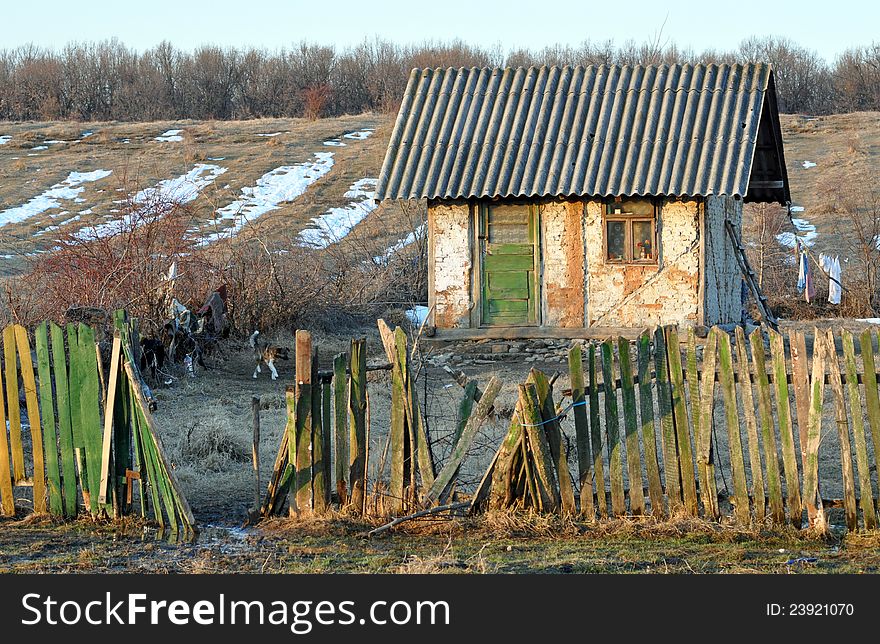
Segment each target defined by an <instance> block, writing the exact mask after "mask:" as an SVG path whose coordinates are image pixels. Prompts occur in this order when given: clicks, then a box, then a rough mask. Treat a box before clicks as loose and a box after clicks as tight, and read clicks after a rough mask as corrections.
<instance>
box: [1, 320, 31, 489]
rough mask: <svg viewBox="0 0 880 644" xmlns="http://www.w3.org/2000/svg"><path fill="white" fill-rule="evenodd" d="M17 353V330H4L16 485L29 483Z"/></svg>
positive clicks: (10, 438)
mask: <svg viewBox="0 0 880 644" xmlns="http://www.w3.org/2000/svg"><path fill="white" fill-rule="evenodd" d="M15 354H16V351H15V328H14V327H13V326H12V325H10V326H7V327H6V328H5V329H3V358H4V361H5V366H6V411H7V417H6V419H7V421H8V423H9V447H10V449H11V450H12V480H13V482H14V483H15V484H16V485H20V484H22V483H25V482H26V481H27V476H26V474H25V469H24V448H23V446H22V442H21V408H20V406H19V404H20V403H19V397H18V395H19V394H18V360H17V359H16V355H15Z"/></svg>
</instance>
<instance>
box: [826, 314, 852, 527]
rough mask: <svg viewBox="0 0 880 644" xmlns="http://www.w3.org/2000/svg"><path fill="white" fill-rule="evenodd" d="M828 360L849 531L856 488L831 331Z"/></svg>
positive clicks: (838, 366) (827, 332) (828, 343)
mask: <svg viewBox="0 0 880 644" xmlns="http://www.w3.org/2000/svg"><path fill="white" fill-rule="evenodd" d="M817 340H818V338H817ZM825 342H826V350H827V355H828V356H829V359H828V373H829V376H830V380H831V394H832V396H833V400H834V417H835V419H836V420H837V436H838V440H839V441H840V470H841V473H842V476H843V500H844V513H845V515H846V526H847V528H849V530H851V531H852V530H855V529H856V528H857V527H858V513H857V510H856V486H855V481H854V479H853V464H852V447H851V445H850V441H849V422H848V419H847V414H846V399H845V398H844V395H843V384H842V383H841V379H840V363H839V362H838V360H837V351H836V350H835V348H834V335H833V333H832V331H831V329H828V330H827V331H826V333H825Z"/></svg>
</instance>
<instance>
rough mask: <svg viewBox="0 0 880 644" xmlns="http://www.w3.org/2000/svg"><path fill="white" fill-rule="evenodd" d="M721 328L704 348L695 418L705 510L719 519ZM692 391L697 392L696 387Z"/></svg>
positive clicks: (694, 376) (690, 372)
mask: <svg viewBox="0 0 880 644" xmlns="http://www.w3.org/2000/svg"><path fill="white" fill-rule="evenodd" d="M718 333H719V331H718V330H717V329H712V331H711V332H710V333H709V337H708V338H707V339H706V346H705V348H704V349H703V379H702V381H700V382H699V383H698V384H699V385H700V386H699V387H697V394H696V396H695V400H696V403H697V405H698V409H697V412H696V416H695V418H697V419H699V420H698V424H697V427H699V431H698V432H696V441H695V442H696V448H697V471H698V474H699V476H700V497H701V499H702V501H703V512H704V514H705V516H706V517H708V518H710V519H713V520H716V521H717V520H718V519H719V518H720V517H721V512H720V510H719V508H718V488H717V485H716V483H715V463H714V460H715V459H714V454H713V451H712V425H713V423H714V414H715V360H716V348H717V345H718ZM689 344H690V343H689ZM691 362H692V360H691V355H690V347H689V349H688V375H689V377H690V378H692V379H693V380H694V381H696V379H697V374H696V350H695V349H694V356H693V363H694V368H693V369H692V368H691ZM691 395H692V396H694V393H693V389H692V390H691Z"/></svg>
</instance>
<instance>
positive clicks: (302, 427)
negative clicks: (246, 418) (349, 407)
mask: <svg viewBox="0 0 880 644" xmlns="http://www.w3.org/2000/svg"><path fill="white" fill-rule="evenodd" d="M294 409H295V412H296V416H295V418H296V441H295V442H294V443H293V445H295V446H296V474H295V476H294V490H295V497H296V510H297V512H298V514H299V515H300V516H301V515H303V514H304V513H307V512H310V511H311V510H312V508H313V506H312V454H311V442H312V335H311V334H310V333H309V332H308V331H303V330H298V331H297V332H296V389H295V394H294Z"/></svg>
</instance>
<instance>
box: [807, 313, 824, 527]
mask: <svg viewBox="0 0 880 644" xmlns="http://www.w3.org/2000/svg"><path fill="white" fill-rule="evenodd" d="M813 338H814V342H813V366H812V368H813V375H812V379H811V381H810V382H811V384H810V416H809V421H808V428H807V453H806V466H805V467H804V494H803V501H804V504H805V505H806V507H807V518H808V520H809V526H810V527H811V528H814V529H816V530H818V531H819V532H825V531H826V530H827V529H828V523H827V520H826V518H825V510H824V508H823V507H822V495H821V492H820V489H819V445H820V443H821V441H822V403H823V399H824V397H825V342H824V341H822V338H821V336H820V335H819V330H818V329H816V328H814V330H813Z"/></svg>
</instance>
